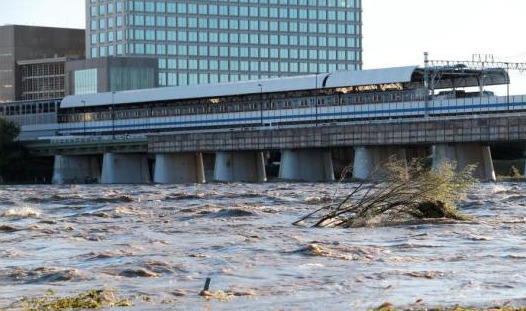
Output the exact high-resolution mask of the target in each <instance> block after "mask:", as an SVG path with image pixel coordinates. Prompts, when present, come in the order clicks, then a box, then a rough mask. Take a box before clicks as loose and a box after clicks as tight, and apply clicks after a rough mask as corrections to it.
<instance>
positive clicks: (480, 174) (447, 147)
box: [433, 143, 497, 181]
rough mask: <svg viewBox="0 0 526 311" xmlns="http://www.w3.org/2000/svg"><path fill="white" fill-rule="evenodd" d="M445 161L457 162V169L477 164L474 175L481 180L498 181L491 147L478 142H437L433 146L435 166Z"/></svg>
mask: <svg viewBox="0 0 526 311" xmlns="http://www.w3.org/2000/svg"><path fill="white" fill-rule="evenodd" d="M444 161H451V162H456V164H457V169H458V170H462V169H464V168H465V167H466V166H468V165H472V164H476V165H477V167H476V169H475V171H474V172H473V176H474V177H475V178H477V179H479V180H481V181H496V180H497V177H496V175H495V169H494V168H493V161H492V158H491V149H490V147H489V146H484V145H480V144H476V143H458V144H437V145H435V146H433V168H435V169H436V168H438V167H439V166H440V165H441V163H443V162H444Z"/></svg>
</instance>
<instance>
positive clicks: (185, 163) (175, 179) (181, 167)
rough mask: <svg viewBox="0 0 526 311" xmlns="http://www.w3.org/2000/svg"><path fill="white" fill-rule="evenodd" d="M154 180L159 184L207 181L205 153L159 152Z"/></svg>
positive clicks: (156, 157)
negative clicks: (204, 163)
mask: <svg viewBox="0 0 526 311" xmlns="http://www.w3.org/2000/svg"><path fill="white" fill-rule="evenodd" d="M154 182H155V183H159V184H185V183H205V182H206V180H205V170H204V165H203V154H202V153H169V154H157V155H156V156H155V171H154Z"/></svg>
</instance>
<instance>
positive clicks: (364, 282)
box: [0, 183, 526, 310]
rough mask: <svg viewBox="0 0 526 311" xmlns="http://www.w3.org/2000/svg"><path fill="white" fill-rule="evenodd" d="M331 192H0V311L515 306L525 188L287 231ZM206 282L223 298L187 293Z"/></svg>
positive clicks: (480, 190)
mask: <svg viewBox="0 0 526 311" xmlns="http://www.w3.org/2000/svg"><path fill="white" fill-rule="evenodd" d="M354 186H356V185H354V184H343V185H341V186H340V189H339V191H338V196H342V195H344V194H345V193H346V192H348V191H350V189H352V188H353V187H354ZM336 187H337V186H336V185H335V184H288V183H269V184H262V185H247V184H228V185H223V184H207V185H188V186H63V187H56V186H34V187H32V186H0V245H1V247H0V309H2V308H9V306H10V305H11V304H12V303H13V302H15V301H17V300H18V299H19V298H20V297H21V296H23V295H27V296H42V295H45V293H46V291H48V290H50V289H52V290H54V291H56V292H57V294H58V295H61V296H64V295H71V294H72V293H75V292H80V291H85V290H89V289H101V288H107V289H115V290H117V291H118V292H119V293H120V294H121V295H122V296H124V297H135V298H133V302H134V306H133V307H128V308H123V310H365V309H367V308H370V307H377V306H378V305H380V304H382V303H384V302H387V301H388V302H391V303H393V304H395V305H397V306H411V305H412V304H414V303H415V301H417V300H421V302H420V303H424V304H426V305H428V306H435V305H452V304H456V303H462V304H464V305H477V306H492V305H494V304H496V303H499V302H500V303H502V302H506V301H514V302H516V303H517V304H521V303H524V301H523V299H524V298H526V243H525V242H526V241H525V239H526V225H525V218H524V216H525V210H526V184H512V183H504V184H484V185H479V186H477V188H476V189H475V190H474V191H473V192H472V193H471V194H470V195H469V198H468V200H467V201H466V202H464V203H463V205H462V208H461V209H462V211H463V212H465V213H468V214H471V215H474V216H476V219H475V220H474V221H473V222H469V223H464V224H434V225H432V224H425V225H411V226H398V227H390V228H361V229H311V228H302V227H294V226H292V225H291V223H292V222H294V221H295V220H297V219H298V218H300V217H301V216H303V215H305V214H306V213H308V212H309V211H312V210H313V209H315V208H316V207H317V206H319V204H322V203H323V202H325V201H327V200H329V199H330V198H331V197H332V196H333V195H334V193H335V188H336ZM314 248H316V249H318V250H319V249H321V250H323V251H322V252H315V251H313V249H314ZM207 277H210V278H211V279H212V282H211V288H210V289H211V290H213V291H216V290H222V291H225V292H228V293H229V294H230V295H231V297H230V298H229V299H225V301H218V300H215V299H213V300H206V299H204V298H203V297H200V296H199V295H198V293H199V292H200V291H201V289H202V288H203V285H204V282H205V279H206V278H207ZM146 297H147V298H146Z"/></svg>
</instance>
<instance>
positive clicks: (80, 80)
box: [74, 69, 97, 95]
mask: <svg viewBox="0 0 526 311" xmlns="http://www.w3.org/2000/svg"><path fill="white" fill-rule="evenodd" d="M74 92H75V95H83V94H95V93H97V69H85V70H77V71H75V91H74Z"/></svg>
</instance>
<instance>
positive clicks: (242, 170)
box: [214, 151, 267, 183]
mask: <svg viewBox="0 0 526 311" xmlns="http://www.w3.org/2000/svg"><path fill="white" fill-rule="evenodd" d="M214 180H217V181H222V182H258V183H259V182H265V181H267V173H266V171H265V158H264V156H263V152H261V151H242V152H217V153H216V161H215V168H214Z"/></svg>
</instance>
